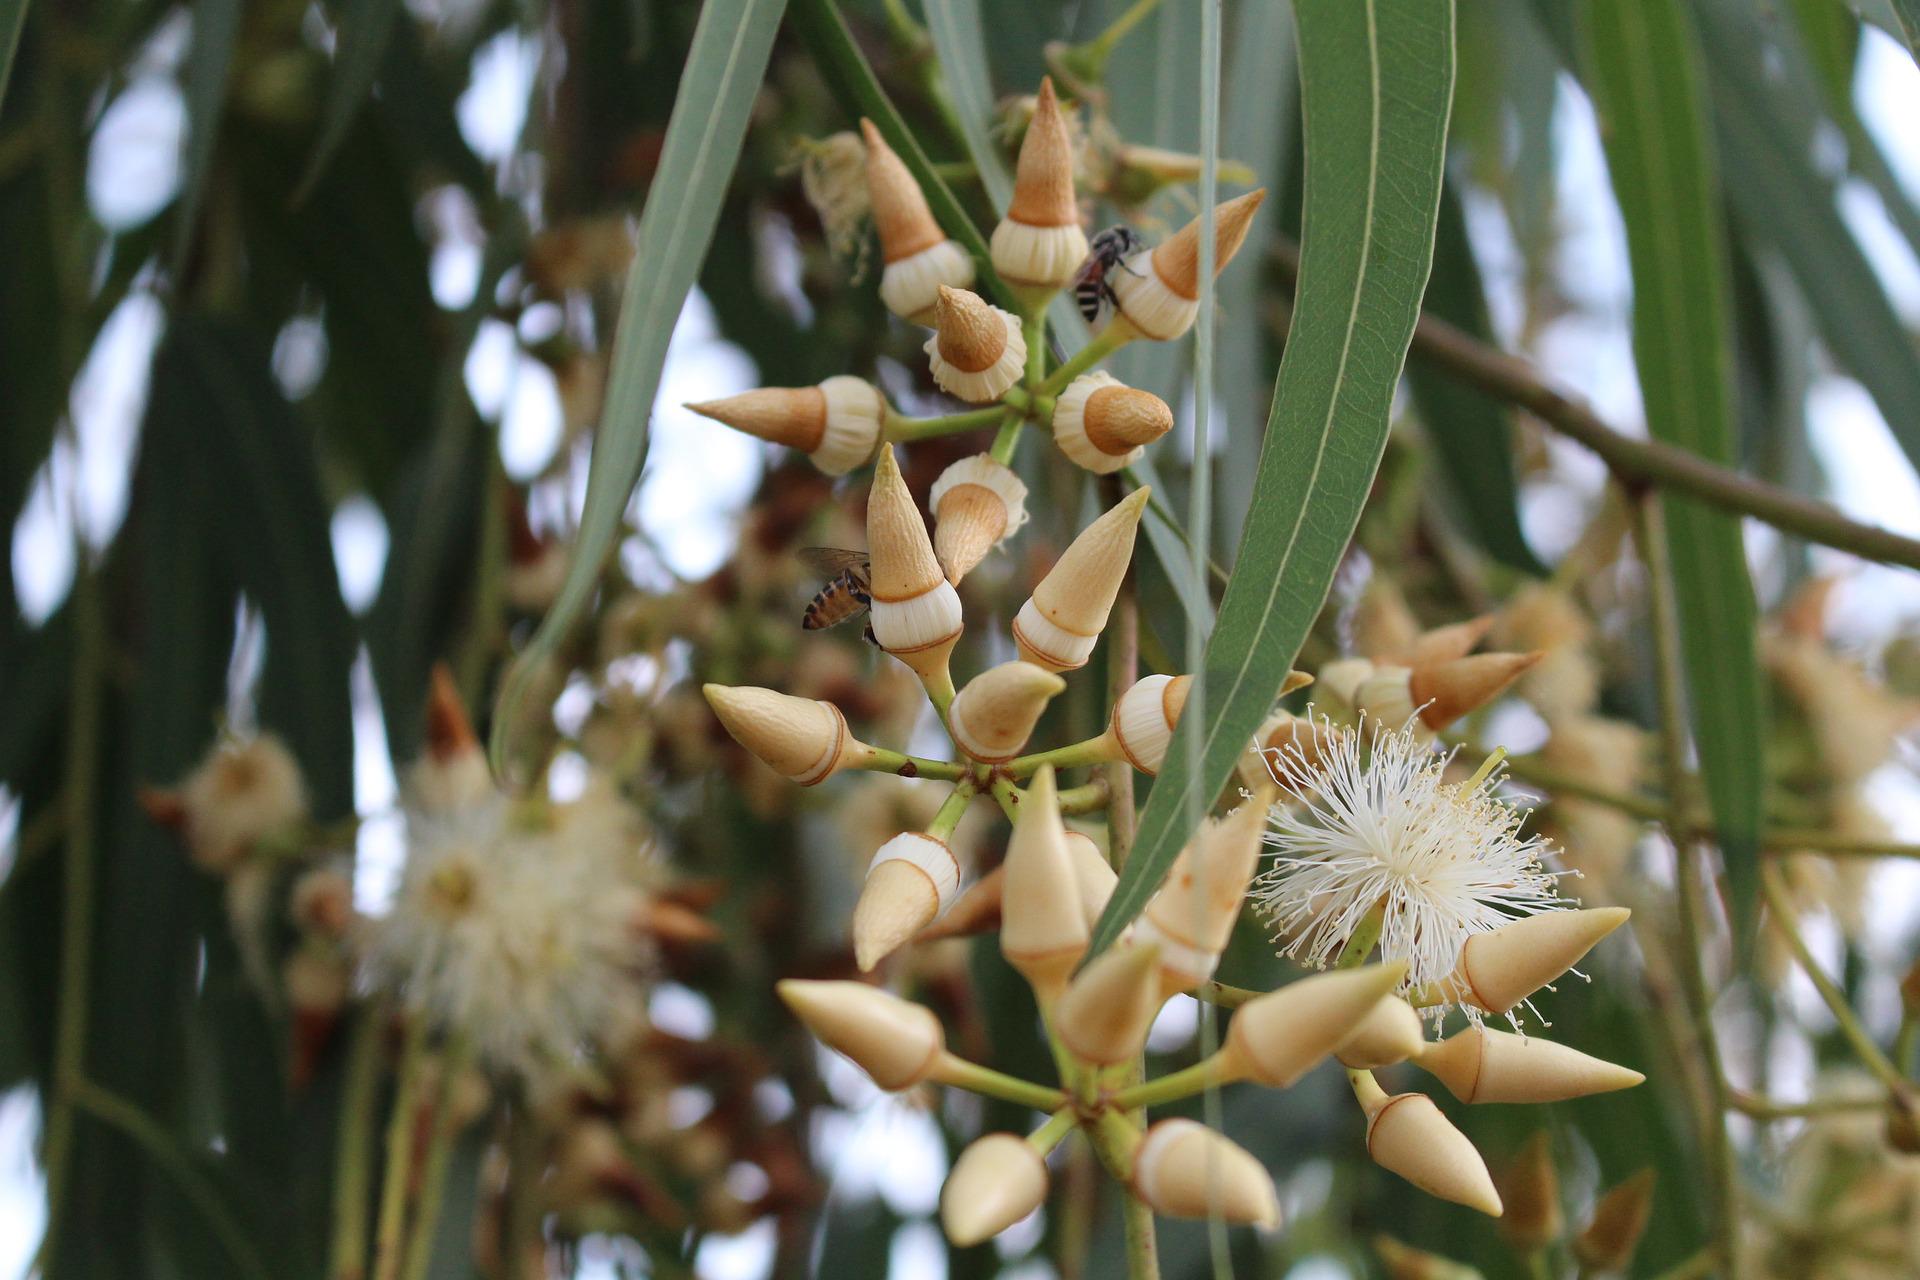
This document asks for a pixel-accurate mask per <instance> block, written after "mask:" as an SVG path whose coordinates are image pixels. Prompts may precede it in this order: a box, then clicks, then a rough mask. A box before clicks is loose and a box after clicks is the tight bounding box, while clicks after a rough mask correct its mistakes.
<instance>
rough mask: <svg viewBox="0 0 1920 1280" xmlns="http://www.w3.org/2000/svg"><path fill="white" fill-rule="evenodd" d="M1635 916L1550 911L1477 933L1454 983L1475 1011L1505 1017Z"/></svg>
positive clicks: (1615, 911)
mask: <svg viewBox="0 0 1920 1280" xmlns="http://www.w3.org/2000/svg"><path fill="white" fill-rule="evenodd" d="M1632 914H1633V913H1632V912H1631V911H1629V910H1627V908H1625V907H1589V908H1586V909H1584V910H1579V911H1546V912H1542V913H1541V914H1539V915H1537V916H1527V917H1525V918H1523V919H1520V920H1515V921H1514V922H1513V923H1512V924H1506V925H1502V926H1500V927H1499V928H1498V929H1495V930H1493V931H1492V932H1491V933H1476V934H1474V935H1473V936H1472V937H1470V938H1468V939H1467V942H1466V945H1465V946H1463V947H1461V948H1460V961H1459V963H1458V964H1456V965H1455V966H1454V970H1453V976H1452V978H1451V979H1450V981H1451V983H1452V984H1453V985H1455V986H1456V987H1457V988H1459V990H1460V991H1461V993H1462V994H1463V995H1464V996H1465V997H1466V999H1467V1000H1468V1001H1469V1002H1471V1003H1472V1004H1473V1005H1475V1006H1476V1007H1478V1008H1481V1009H1485V1010H1486V1011H1487V1012H1488V1013H1505V1012H1507V1010H1509V1009H1511V1008H1513V1007H1514V1006H1515V1005H1517V1004H1519V1003H1520V1002H1521V1001H1522V1000H1525V999H1526V998H1527V997H1528V996H1530V995H1532V994H1533V993H1534V992H1536V991H1538V990H1539V989H1540V988H1541V987H1544V986H1546V985H1547V984H1548V983H1549V982H1552V981H1553V980H1554V979H1555V978H1557V977H1559V976H1560V975H1561V974H1563V973H1565V972H1566V971H1567V970H1568V969H1571V968H1572V967H1573V966H1574V965H1576V964H1579V963H1580V958H1581V957H1582V956H1584V955H1586V954H1587V952H1589V951H1591V950H1593V947H1594V944H1595V943H1597V942H1599V941H1600V939H1602V938H1604V937H1606V936H1607V935H1608V934H1610V933H1612V932H1613V931H1614V930H1615V929H1618V928H1619V927H1620V926H1621V925H1623V924H1625V923H1626V922H1627V917H1628V916H1630V915H1632Z"/></svg>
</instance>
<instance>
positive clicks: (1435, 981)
mask: <svg viewBox="0 0 1920 1280" xmlns="http://www.w3.org/2000/svg"><path fill="white" fill-rule="evenodd" d="M1311 746H1312V752H1311V753H1310V754H1311V756H1312V759H1311V760H1309V753H1308V752H1306V751H1303V750H1302V748H1301V747H1300V746H1299V745H1298V744H1297V743H1289V744H1287V745H1286V746H1285V747H1282V748H1278V749H1275V750H1274V751H1273V755H1274V757H1275V758H1274V759H1273V760H1272V761H1271V763H1272V764H1273V766H1274V768H1275V772H1276V773H1279V774H1282V775H1284V776H1285V778H1286V780H1287V784H1288V789H1289V790H1290V792H1291V796H1290V797H1289V799H1290V803H1289V802H1288V801H1283V802H1282V803H1280V804H1277V805H1275V806H1274V807H1273V809H1272V810H1271V811H1270V813H1269V816H1268V831H1267V836H1266V841H1267V843H1268V844H1270V845H1272V846H1273V847H1274V849H1275V854H1274V858H1273V862H1272V864H1271V865H1270V866H1269V867H1268V868H1267V869H1266V870H1265V871H1264V872H1262V873H1261V875H1260V877H1259V879H1258V880H1257V881H1256V882H1255V886H1254V894H1253V896H1254V900H1255V907H1256V910H1258V912H1259V913H1260V915H1261V917H1262V918H1263V919H1264V920H1265V921H1266V922H1267V924H1268V925H1270V926H1271V927H1272V929H1273V930H1274V940H1275V941H1276V942H1280V943H1282V944H1283V951H1284V954H1286V955H1289V956H1292V957H1293V958H1295V959H1297V960H1300V961H1301V962H1303V963H1305V964H1308V965H1311V966H1313V967H1315V968H1325V967H1326V966H1328V965H1329V964H1331V963H1332V962H1333V961H1334V959H1335V958H1336V957H1337V956H1338V955H1339V953H1340V951H1341V949H1342V948H1343V947H1344V946H1345V945H1346V943H1347V940H1348V939H1349V938H1350V937H1352V935H1353V933H1354V930H1355V929H1356V928H1357V927H1358V926H1359V925H1360V923H1361V922H1362V921H1363V920H1364V919H1365V918H1366V917H1367V915H1368V913H1369V912H1371V911H1372V910H1373V909H1374V908H1375V907H1376V906H1381V907H1382V908H1383V911H1384V916H1383V920H1382V928H1381V933H1380V957H1381V959H1382V960H1385V961H1395V960H1404V961H1406V962H1407V966H1408V968H1407V976H1406V980H1405V987H1406V988H1407V989H1411V988H1415V987H1426V988H1428V989H1429V991H1430V992H1431V993H1434V994H1438V995H1440V996H1441V997H1443V999H1444V1001H1445V1003H1443V1004H1440V1005H1437V1006H1435V1008H1434V1012H1433V1014H1432V1016H1433V1017H1434V1018H1435V1020H1436V1021H1438V1020H1439V1019H1441V1018H1443V1017H1444V1016H1445V1010H1446V1008H1447V1007H1448V1006H1449V1005H1453V1004H1458V1005H1461V1007H1463V1008H1465V1009H1466V1011H1467V1014H1468V1016H1469V1017H1470V1018H1473V1019H1475V1020H1476V1021H1477V1020H1478V1017H1479V1015H1478V1012H1477V1011H1476V1010H1474V1009H1472V1008H1471V1007H1469V1006H1467V1005H1466V1004H1465V1002H1464V1001H1463V1000H1461V999H1460V996H1461V995H1462V989H1461V988H1460V986H1459V983H1458V981H1457V980H1456V979H1455V978H1454V976H1453V975H1454V969H1455V966H1456V965H1457V964H1458V962H1459V959H1460V951H1461V948H1462V947H1463V946H1465V944H1466V941H1467V939H1468V938H1469V937H1470V936H1472V935H1474V934H1477V933H1488V932H1491V931H1492V930H1494V929H1497V928H1499V927H1500V926H1501V925H1503V924H1507V923H1509V922H1511V921H1513V920H1515V919H1518V918H1520V917H1522V916H1530V915H1535V914H1538V913H1540V912H1543V911H1554V910H1560V909H1564V908H1566V907H1569V906H1572V905H1573V904H1571V903H1569V902H1566V901H1564V900H1563V899H1561V898H1560V896H1559V894H1558V891H1557V889H1556V881H1557V879H1558V873H1554V872H1548V871H1546V870H1544V869H1543V868H1542V867H1541V857H1542V855H1544V854H1545V853H1547V852H1548V851H1549V850H1550V849H1551V848H1552V846H1551V844H1550V843H1549V842H1548V841H1546V840H1545V839H1544V838H1542V837H1540V836H1537V835H1529V836H1523V835H1521V834H1520V824H1521V822H1522V820H1523V816H1524V815H1523V814H1522V813H1521V812H1520V811H1519V810H1517V809H1515V808H1514V807H1513V806H1512V805H1510V804H1508V803H1507V802H1506V801H1504V800H1502V799H1500V798H1499V797H1498V796H1497V795H1495V794H1494V793H1493V788H1494V787H1495V786H1496V785H1497V784H1498V780H1499V771H1498V770H1497V769H1494V770H1487V771H1483V773H1482V774H1481V775H1479V776H1476V777H1475V778H1474V779H1473V780H1471V781H1470V782H1466V783H1459V782H1449V781H1447V780H1446V778H1445V772H1446V768H1447V765H1448V764H1449V763H1450V762H1451V761H1452V759H1453V753H1452V752H1445V753H1442V752H1436V751H1434V750H1432V749H1431V748H1429V747H1427V746H1425V745H1424V744H1422V743H1421V742H1420V741H1419V739H1418V738H1417V737H1416V736H1415V734H1414V731H1413V729H1412V728H1411V726H1407V727H1402V728H1400V729H1392V730H1390V729H1387V728H1386V727H1385V726H1382V725H1379V724H1377V723H1370V722H1365V721H1363V722H1362V726H1361V729H1360V731H1359V732H1353V731H1348V730H1343V729H1339V728H1336V727H1334V726H1333V725H1332V724H1331V723H1330V722H1328V721H1326V720H1324V719H1322V720H1321V721H1320V722H1319V723H1318V724H1317V725H1316V726H1315V729H1314V733H1313V741H1312V743H1311Z"/></svg>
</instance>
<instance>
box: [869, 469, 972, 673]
mask: <svg viewBox="0 0 1920 1280" xmlns="http://www.w3.org/2000/svg"><path fill="white" fill-rule="evenodd" d="M867 556H868V559H869V561H870V563H871V566H872V567H871V572H870V577H871V579H872V581H871V583H870V586H869V593H870V594H871V596H872V598H873V606H872V607H873V635H874V639H876V640H878V641H879V642H880V647H881V648H882V649H885V650H886V651H887V652H888V653H891V654H892V655H893V656H894V657H896V658H898V659H900V660H901V661H902V662H904V663H906V664H907V665H908V666H909V667H912V668H913V669H914V671H916V672H917V673H919V675H920V677H921V678H922V679H923V680H944V679H946V673H947V658H948V655H949V654H951V653H952V652H953V645H954V641H956V640H958V639H959V638H960V632H961V629H962V627H963V626H964V622H963V620H962V618H961V616H960V597H959V595H958V594H956V593H955V592H954V589H953V584H952V583H951V582H948V581H947V577H946V574H945V573H944V572H943V571H942V570H941V568H940V562H939V560H938V559H936V558H935V556H934V554H933V543H932V542H931V541H930V540H929V539H928V538H927V526H926V524H925V522H923V521H922V520H921V519H920V510H919V508H918V507H916V506H914V504H913V495H912V494H911V493H909V492H907V482H906V480H905V479H904V478H902V476H901V475H900V464H899V463H898V462H897V461H896V460H895V459H894V456H893V450H892V449H882V450H881V451H880V464H879V466H877V467H875V468H874V473H873V489H872V491H871V492H870V493H869V494H868V495H867Z"/></svg>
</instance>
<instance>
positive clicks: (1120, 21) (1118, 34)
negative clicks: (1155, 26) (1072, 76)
mask: <svg viewBox="0 0 1920 1280" xmlns="http://www.w3.org/2000/svg"><path fill="white" fill-rule="evenodd" d="M1159 7H1160V0H1134V2H1133V5H1132V6H1131V7H1130V8H1128V9H1127V11H1126V12H1125V13H1123V14H1121V15H1120V16H1119V17H1117V18H1115V19H1114V20H1113V21H1112V22H1110V23H1108V24H1107V29H1106V30H1105V31H1102V32H1101V33H1100V34H1099V35H1097V36H1095V37H1094V38H1093V39H1091V40H1089V41H1087V42H1086V44H1084V45H1082V46H1081V48H1083V49H1085V50H1086V51H1087V57H1088V58H1090V59H1092V64H1091V65H1093V66H1094V67H1095V68H1097V69H1098V70H1101V71H1104V70H1105V69H1106V65H1107V59H1108V58H1109V57H1111V56H1112V55H1113V48H1114V46H1115V45H1117V44H1119V43H1120V41H1121V40H1122V39H1124V38H1125V37H1126V35H1127V33H1128V32H1129V31H1132V30H1133V29H1134V28H1135V27H1137V26H1139V25H1140V24H1141V23H1142V22H1144V21H1145V20H1146V18H1147V16H1148V15H1149V14H1151V13H1152V12H1153V11H1154V10H1155V9H1157V8H1159Z"/></svg>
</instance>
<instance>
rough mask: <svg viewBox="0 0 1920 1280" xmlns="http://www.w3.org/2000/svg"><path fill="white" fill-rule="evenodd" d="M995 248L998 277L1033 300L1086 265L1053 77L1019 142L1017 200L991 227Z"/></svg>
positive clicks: (1064, 126) (1068, 146)
mask: <svg viewBox="0 0 1920 1280" xmlns="http://www.w3.org/2000/svg"><path fill="white" fill-rule="evenodd" d="M991 248H992V257H993V267H994V270H995V271H997V272H998V273H999V274H1000V278H1001V279H1003V280H1005V281H1006V282H1007V284H1009V285H1010V286H1012V287H1013V288H1014V289H1015V290H1017V291H1019V292H1020V293H1022V294H1023V295H1024V296H1025V297H1027V298H1028V299H1030V300H1032V301H1038V300H1039V299H1041V298H1044V297H1045V296H1046V295H1047V294H1050V293H1052V292H1054V291H1055V290H1057V289H1059V288H1060V287H1061V286H1062V285H1064V284H1066V283H1068V282H1069V281H1071V280H1072V279H1073V277H1074V275H1075V273H1076V272H1078V271H1079V269H1080V264H1081V263H1082V262H1084V261H1086V257H1087V235H1086V232H1084V231H1082V230H1081V229H1080V205H1079V201H1078V199H1077V198H1076V196H1075V195H1074V190H1073V139H1072V138H1070V137H1069V136H1068V134H1067V122H1066V120H1065V119H1064V118H1063V117H1062V116H1061V114H1060V102H1059V99H1058V98H1056V97H1055V96H1054V92H1053V81H1052V80H1051V79H1043V80H1042V81H1041V82H1040V96H1039V100H1038V101H1037V102H1036V103H1035V105H1034V112H1033V120H1032V122H1031V123H1030V124H1029V125H1028V126H1027V136H1026V138H1025V139H1024V140H1023V141H1022V142H1021V144H1020V159H1019V162H1018V164H1017V166H1016V168H1015V172H1014V180H1013V200H1012V203H1011V204H1009V205H1008V207H1007V216H1006V217H1004V218H1002V219H1001V220H1000V224H999V225H998V226H996V227H995V228H994V229H993V243H992V246H991Z"/></svg>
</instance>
